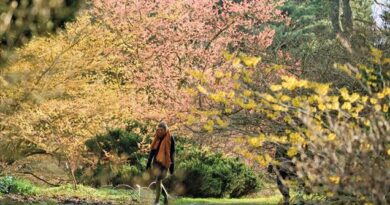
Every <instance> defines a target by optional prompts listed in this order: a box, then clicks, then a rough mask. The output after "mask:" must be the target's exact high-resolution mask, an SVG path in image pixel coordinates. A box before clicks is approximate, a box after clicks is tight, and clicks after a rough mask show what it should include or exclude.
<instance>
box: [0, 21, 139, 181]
mask: <svg viewBox="0 0 390 205" xmlns="http://www.w3.org/2000/svg"><path fill="white" fill-rule="evenodd" d="M99 26H100V25H99V24H95V23H92V22H91V18H90V17H89V16H87V15H83V16H81V17H80V18H79V19H78V20H77V22H75V23H71V24H68V25H67V27H66V31H61V32H60V33H58V34H57V35H53V36H50V37H40V38H35V39H34V40H32V41H31V42H30V43H28V44H26V45H25V46H24V47H23V48H20V49H18V50H17V51H16V53H15V56H13V59H12V62H13V63H12V64H9V65H8V66H7V67H5V68H4V69H3V70H2V74H1V76H0V77H1V78H0V79H1V84H0V88H1V90H2V92H1V93H0V99H1V100H0V102H1V103H0V115H1V120H0V128H1V129H0V130H1V135H0V139H1V142H2V143H9V142H11V143H13V142H17V141H21V142H23V143H22V144H21V145H24V146H21V147H20V148H26V146H28V147H33V148H34V149H33V150H32V151H31V152H28V153H24V156H29V155H32V154H34V153H35V154H48V155H51V156H54V157H56V158H58V159H60V160H61V161H63V162H64V163H65V164H66V167H67V168H68V170H69V173H70V176H71V177H73V179H74V180H75V178H74V170H75V169H76V168H77V166H78V165H77V164H78V163H79V162H80V161H82V160H83V158H82V157H81V156H80V154H81V153H82V151H83V150H84V148H85V146H84V141H85V140H87V139H89V138H90V137H93V136H94V135H95V134H96V133H98V132H102V131H105V130H106V129H107V128H109V127H113V126H119V125H120V124H121V123H123V121H124V120H125V119H129V118H130V116H131V113H132V108H133V107H134V106H133V104H134V101H133V98H132V96H133V95H134V93H133V89H131V84H129V83H127V82H126V78H125V74H124V72H123V68H121V67H117V66H115V67H114V66H113V65H115V64H114V62H116V61H118V58H119V57H118V56H117V55H116V53H115V52H113V50H114V49H113V48H115V47H117V46H121V45H120V44H118V43H116V38H115V36H114V35H113V34H112V33H110V32H109V31H108V30H105V29H104V28H100V27H99ZM6 147H7V146H6ZM8 147H9V148H12V147H13V146H8ZM14 152H15V150H13V149H11V150H10V149H8V150H3V154H4V155H2V156H3V157H6V156H7V153H8V156H10V157H11V161H12V158H15V156H13V153H14ZM16 159H17V157H16ZM75 183H76V181H75Z"/></svg>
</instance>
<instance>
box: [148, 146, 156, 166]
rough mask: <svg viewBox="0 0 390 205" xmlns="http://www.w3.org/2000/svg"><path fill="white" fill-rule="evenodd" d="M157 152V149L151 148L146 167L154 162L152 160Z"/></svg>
mask: <svg viewBox="0 0 390 205" xmlns="http://www.w3.org/2000/svg"><path fill="white" fill-rule="evenodd" d="M156 152H157V149H152V150H150V153H149V158H148V163H147V164H146V169H149V168H150V165H151V164H152V160H153V158H154V156H156Z"/></svg>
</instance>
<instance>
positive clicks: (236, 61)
mask: <svg viewBox="0 0 390 205" xmlns="http://www.w3.org/2000/svg"><path fill="white" fill-rule="evenodd" d="M240 63H241V60H240V59H239V58H234V60H233V63H232V65H233V67H235V68H239V67H240V66H241V64H240Z"/></svg>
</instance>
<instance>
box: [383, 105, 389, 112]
mask: <svg viewBox="0 0 390 205" xmlns="http://www.w3.org/2000/svg"><path fill="white" fill-rule="evenodd" d="M388 111H389V106H388V105H386V104H384V105H383V112H388Z"/></svg>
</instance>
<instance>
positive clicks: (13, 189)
mask: <svg viewBox="0 0 390 205" xmlns="http://www.w3.org/2000/svg"><path fill="white" fill-rule="evenodd" d="M0 192H1V193H3V194H10V193H13V194H20V195H34V194H36V187H35V186H34V185H33V184H31V182H29V181H27V180H22V179H16V178H15V177H12V176H5V177H2V178H0Z"/></svg>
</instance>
